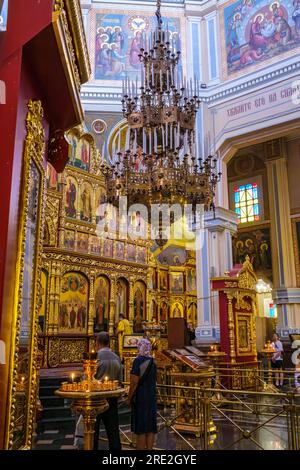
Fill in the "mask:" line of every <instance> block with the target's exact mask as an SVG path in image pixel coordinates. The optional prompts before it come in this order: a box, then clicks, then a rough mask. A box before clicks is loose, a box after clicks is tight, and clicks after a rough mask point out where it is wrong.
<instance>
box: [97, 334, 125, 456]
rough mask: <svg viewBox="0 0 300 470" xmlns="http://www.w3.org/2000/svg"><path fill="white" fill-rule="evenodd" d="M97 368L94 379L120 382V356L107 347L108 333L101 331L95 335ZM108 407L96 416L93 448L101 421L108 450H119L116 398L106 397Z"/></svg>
mask: <svg viewBox="0 0 300 470" xmlns="http://www.w3.org/2000/svg"><path fill="white" fill-rule="evenodd" d="M97 347H98V355H97V359H98V368H97V373H96V379H97V380H101V379H103V378H105V377H108V378H109V380H119V382H122V365H121V361H120V358H119V357H118V356H117V355H116V354H115V353H114V352H112V351H111V349H110V347H109V334H108V333H107V332H106V331H102V332H101V333H99V334H98V336H97ZM107 401H108V404H109V408H108V410H106V411H105V412H104V413H102V414H101V415H98V416H97V421H96V425H95V435H94V450H98V444H99V431H100V423H101V421H103V424H104V427H105V431H106V434H107V438H108V444H109V450H121V441H120V433H119V415H118V398H108V399H107Z"/></svg>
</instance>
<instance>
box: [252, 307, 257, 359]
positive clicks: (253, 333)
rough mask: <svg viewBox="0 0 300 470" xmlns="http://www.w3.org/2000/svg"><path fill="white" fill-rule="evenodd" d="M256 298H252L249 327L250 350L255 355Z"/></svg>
mask: <svg viewBox="0 0 300 470" xmlns="http://www.w3.org/2000/svg"><path fill="white" fill-rule="evenodd" d="M255 300H257V299H253V298H252V302H251V304H252V312H253V315H252V317H251V327H252V351H253V354H254V355H255V356H257V345H256V320H255V319H256V317H257V316H258V312H257V306H256V301H255Z"/></svg>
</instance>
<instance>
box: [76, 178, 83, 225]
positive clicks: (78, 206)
mask: <svg viewBox="0 0 300 470" xmlns="http://www.w3.org/2000/svg"><path fill="white" fill-rule="evenodd" d="M81 186H82V181H79V182H78V199H77V207H76V219H77V220H80V198H81Z"/></svg>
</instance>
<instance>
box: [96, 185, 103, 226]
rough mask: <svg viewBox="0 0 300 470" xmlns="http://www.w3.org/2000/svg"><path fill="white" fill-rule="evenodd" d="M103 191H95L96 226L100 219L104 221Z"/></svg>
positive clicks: (99, 189)
mask: <svg viewBox="0 0 300 470" xmlns="http://www.w3.org/2000/svg"><path fill="white" fill-rule="evenodd" d="M104 204H105V189H104V188H97V190H96V199H95V212H96V224H98V222H99V221H100V220H102V219H104V213H105V208H104Z"/></svg>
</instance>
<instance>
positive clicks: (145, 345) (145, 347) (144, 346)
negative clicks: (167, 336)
mask: <svg viewBox="0 0 300 470" xmlns="http://www.w3.org/2000/svg"><path fill="white" fill-rule="evenodd" d="M137 348H138V355H139V356H151V351H152V344H151V343H150V341H149V340H148V339H146V338H143V339H140V340H139V342H138V344H137Z"/></svg>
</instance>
